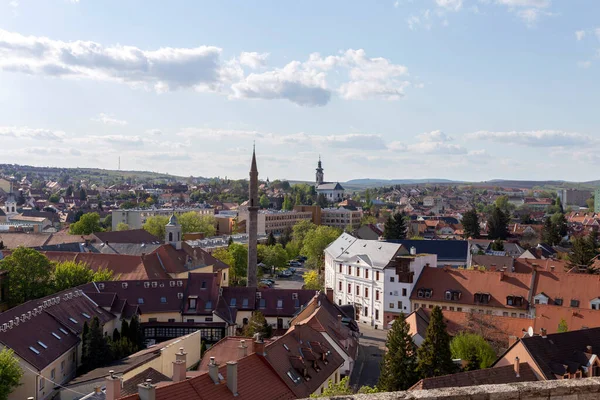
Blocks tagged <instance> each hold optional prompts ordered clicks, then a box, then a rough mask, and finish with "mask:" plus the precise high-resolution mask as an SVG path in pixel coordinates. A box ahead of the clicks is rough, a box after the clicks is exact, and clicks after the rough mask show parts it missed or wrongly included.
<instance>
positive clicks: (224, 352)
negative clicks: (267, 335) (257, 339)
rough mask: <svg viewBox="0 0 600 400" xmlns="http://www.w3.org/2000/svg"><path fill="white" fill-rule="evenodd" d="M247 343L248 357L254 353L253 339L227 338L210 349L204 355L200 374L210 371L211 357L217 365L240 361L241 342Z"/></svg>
mask: <svg viewBox="0 0 600 400" xmlns="http://www.w3.org/2000/svg"><path fill="white" fill-rule="evenodd" d="M242 340H244V341H245V342H246V348H247V349H246V352H247V353H246V355H250V354H252V353H254V341H253V340H252V339H251V338H247V337H244V336H227V337H225V338H223V339H221V340H219V341H218V342H217V343H215V344H214V345H212V346H211V348H210V349H208V350H207V351H206V353H204V356H203V357H202V361H201V362H200V366H199V367H198V371H199V372H207V371H208V362H209V361H210V358H211V357H214V358H215V361H216V362H217V364H225V363H226V362H227V361H236V360H238V359H239V350H238V348H239V347H240V343H241V341H242Z"/></svg>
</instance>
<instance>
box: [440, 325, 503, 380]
mask: <svg viewBox="0 0 600 400" xmlns="http://www.w3.org/2000/svg"><path fill="white" fill-rule="evenodd" d="M450 351H451V353H452V357H453V358H460V359H461V360H468V361H469V364H468V365H467V368H465V370H467V371H471V370H474V369H483V368H488V367H490V366H491V365H492V364H493V363H494V361H496V352H495V351H494V349H493V348H492V346H490V344H489V343H488V342H486V341H485V339H484V338H483V337H482V336H479V335H476V334H474V333H467V332H461V333H459V334H458V335H456V336H455V337H454V338H452V341H451V342H450Z"/></svg>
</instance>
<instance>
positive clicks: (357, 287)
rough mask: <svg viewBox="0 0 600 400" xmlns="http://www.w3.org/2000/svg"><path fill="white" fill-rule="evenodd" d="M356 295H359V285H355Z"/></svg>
mask: <svg viewBox="0 0 600 400" xmlns="http://www.w3.org/2000/svg"><path fill="white" fill-rule="evenodd" d="M356 295H357V296H360V286H358V285H356Z"/></svg>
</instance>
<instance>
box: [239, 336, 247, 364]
mask: <svg viewBox="0 0 600 400" xmlns="http://www.w3.org/2000/svg"><path fill="white" fill-rule="evenodd" d="M247 355H248V346H246V341H245V340H243V339H242V340H240V345H239V346H238V360H239V359H241V358H244V357H246V356H247Z"/></svg>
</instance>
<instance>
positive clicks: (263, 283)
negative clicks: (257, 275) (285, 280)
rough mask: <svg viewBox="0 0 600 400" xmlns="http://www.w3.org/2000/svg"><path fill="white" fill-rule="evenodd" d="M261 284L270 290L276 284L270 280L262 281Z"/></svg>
mask: <svg viewBox="0 0 600 400" xmlns="http://www.w3.org/2000/svg"><path fill="white" fill-rule="evenodd" d="M260 284H261V285H264V286H266V287H269V288H270V287H273V284H274V282H273V281H272V280H270V279H262V280H261V281H260Z"/></svg>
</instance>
